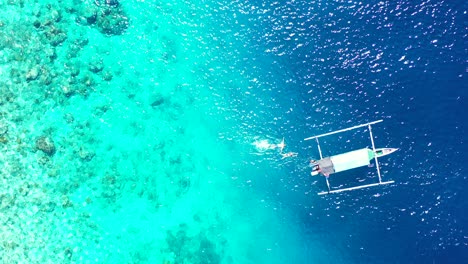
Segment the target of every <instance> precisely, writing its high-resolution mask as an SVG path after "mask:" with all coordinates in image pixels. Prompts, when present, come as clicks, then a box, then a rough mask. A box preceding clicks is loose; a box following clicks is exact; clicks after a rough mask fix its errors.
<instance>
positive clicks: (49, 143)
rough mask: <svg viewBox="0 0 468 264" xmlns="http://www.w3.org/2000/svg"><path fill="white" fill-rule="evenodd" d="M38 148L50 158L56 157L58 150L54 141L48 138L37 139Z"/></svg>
mask: <svg viewBox="0 0 468 264" xmlns="http://www.w3.org/2000/svg"><path fill="white" fill-rule="evenodd" d="M36 148H37V149H38V150H41V151H42V152H44V153H45V154H47V155H49V156H52V155H54V154H55V150H56V149H55V144H54V141H53V140H52V138H50V137H48V136H40V137H39V138H38V139H36Z"/></svg>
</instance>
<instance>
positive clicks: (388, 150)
mask: <svg viewBox="0 0 468 264" xmlns="http://www.w3.org/2000/svg"><path fill="white" fill-rule="evenodd" d="M397 150H398V149H397V148H378V149H375V156H376V157H377V158H380V157H383V156H387V155H389V154H392V153H393V152H395V151H397Z"/></svg>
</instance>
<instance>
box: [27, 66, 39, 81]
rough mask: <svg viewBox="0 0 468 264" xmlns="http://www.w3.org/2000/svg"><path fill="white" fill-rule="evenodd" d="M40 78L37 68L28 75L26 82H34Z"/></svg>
mask: <svg viewBox="0 0 468 264" xmlns="http://www.w3.org/2000/svg"><path fill="white" fill-rule="evenodd" d="M38 76H39V69H38V68H37V67H34V68H32V69H31V70H29V71H28V72H27V73H26V80H27V81H33V80H36V79H37V77H38Z"/></svg>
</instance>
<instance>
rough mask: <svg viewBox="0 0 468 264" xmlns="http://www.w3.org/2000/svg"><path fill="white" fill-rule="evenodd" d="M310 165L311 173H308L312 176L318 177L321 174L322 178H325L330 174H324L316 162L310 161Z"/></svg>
mask: <svg viewBox="0 0 468 264" xmlns="http://www.w3.org/2000/svg"><path fill="white" fill-rule="evenodd" d="M310 164H311V165H312V172H311V173H310V174H311V175H312V176H316V175H319V174H322V175H323V176H325V177H327V178H328V177H329V176H330V174H329V173H325V172H323V171H322V169H321V168H320V166H319V164H318V162H317V161H316V160H311V161H310Z"/></svg>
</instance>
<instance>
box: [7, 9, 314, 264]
mask: <svg viewBox="0 0 468 264" xmlns="http://www.w3.org/2000/svg"><path fill="white" fill-rule="evenodd" d="M101 2H102V4H101V5H100V6H97V5H95V3H94V2H93V1H60V2H56V1H50V2H48V3H45V2H41V3H35V2H34V1H9V2H8V3H2V5H1V11H0V18H1V23H2V26H1V30H2V45H3V46H2V49H1V53H2V64H1V72H2V74H1V76H2V80H1V89H2V102H1V107H2V108H1V110H2V122H3V123H4V124H5V125H6V126H7V127H8V132H7V133H6V134H5V135H3V137H2V138H3V141H4V142H3V143H2V145H1V147H2V150H3V151H2V154H1V158H2V164H3V165H2V170H1V172H2V180H3V183H2V185H3V186H4V187H3V190H2V213H3V214H2V218H3V219H2V220H3V222H4V225H3V226H2V228H3V230H2V237H1V240H2V241H3V242H4V244H6V245H5V246H4V247H3V248H2V251H1V256H2V257H1V259H2V261H3V263H284V262H285V261H288V260H297V261H300V259H301V256H298V255H297V254H296V252H297V249H296V248H302V247H303V246H302V245H301V243H300V242H299V241H300V239H299V237H300V234H299V231H298V229H297V228H296V227H294V226H293V225H291V226H284V225H283V224H282V223H283V221H285V219H288V218H292V217H293V216H291V215H288V214H287V213H286V214H285V212H287V211H282V212H281V213H278V211H277V208H276V207H278V206H279V204H278V203H277V201H276V200H275V199H273V198H271V197H265V195H263V194H261V193H260V194H259V193H256V192H255V187H254V186H253V185H254V184H253V183H252V181H255V173H256V172H255V170H252V169H248V168H246V167H247V166H248V163H246V160H245V159H246V157H248V156H249V155H251V154H250V152H251V151H252V149H253V151H255V149H254V148H253V147H252V145H251V144H252V142H253V141H254V137H255V136H263V135H261V134H260V135H258V134H251V132H249V131H248V130H247V129H245V128H243V127H242V125H241V124H240V123H239V122H241V120H240V117H241V116H243V115H244V114H243V113H242V111H245V110H244V108H243V102H242V101H240V100H242V97H243V96H246V94H248V91H249V89H251V88H252V86H256V85H257V83H256V81H255V80H253V79H252V76H253V74H252V73H250V72H245V70H244V69H242V68H240V67H238V65H236V64H239V63H242V61H239V57H241V56H245V54H244V53H243V51H242V49H243V48H245V47H244V46H243V45H244V44H245V43H244V42H243V38H247V37H248V36H247V35H241V36H239V35H238V33H236V32H234V31H233V29H234V28H235V27H237V26H236V25H235V24H234V25H231V23H232V22H233V21H236V20H235V19H233V16H235V13H236V12H234V13H233V12H232V11H231V10H229V6H224V5H221V4H220V5H215V4H212V6H208V4H207V3H205V2H203V1H201V2H183V1H180V2H173V1H165V2H164V1H134V2H124V1H122V3H120V5H119V6H118V7H108V6H106V4H105V3H104V2H105V1H101ZM109 10H110V11H109ZM106 12H110V14H106ZM239 15H241V13H239ZM93 16H94V17H97V18H93ZM121 17H126V18H127V19H122V18H121ZM109 18H112V19H114V20H117V19H120V20H122V21H124V22H128V26H125V25H124V24H122V25H123V26H122V29H121V30H122V32H118V33H115V32H110V33H109V32H108V31H106V29H108V28H106V26H105V24H104V22H102V23H103V24H99V20H100V19H109ZM93 19H95V20H96V21H97V22H94V23H93V22H89V21H92V20H93ZM224 19H227V20H230V21H225V20H224ZM120 20H119V21H120ZM220 23H222V24H220ZM236 23H237V22H236ZM239 23H243V22H241V21H239ZM120 33H121V34H120ZM57 42H59V43H57ZM246 97H247V96H246ZM252 114H253V113H252ZM41 136H44V137H47V138H49V139H50V140H51V141H52V142H53V144H54V146H55V149H56V150H55V152H54V153H53V154H51V155H48V154H47V153H45V152H43V151H41V150H38V148H37V144H36V143H35V142H36V140H37V138H39V137H41ZM273 136H276V135H273ZM278 136H279V135H278ZM275 140H279V139H277V138H275ZM8 197H9V198H8ZM8 199H12V201H10V202H7V200H8ZM309 246H311V245H308V247H309ZM317 247H319V245H317Z"/></svg>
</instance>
